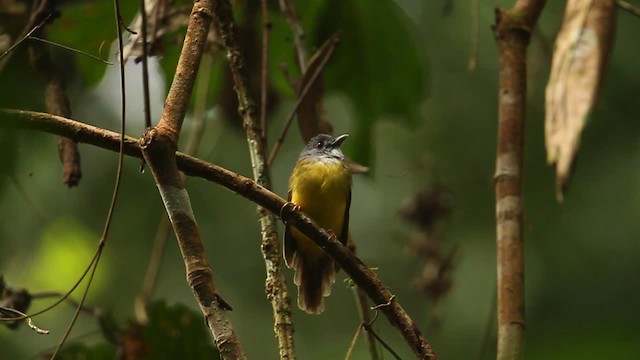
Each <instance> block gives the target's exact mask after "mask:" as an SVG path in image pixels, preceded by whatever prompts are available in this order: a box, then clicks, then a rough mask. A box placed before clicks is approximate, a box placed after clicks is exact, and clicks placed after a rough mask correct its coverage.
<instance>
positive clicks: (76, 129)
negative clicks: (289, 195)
mask: <svg viewBox="0 0 640 360" xmlns="http://www.w3.org/2000/svg"><path fill="white" fill-rule="evenodd" d="M1 115H4V116H1ZM3 127H12V128H26V129H34V130H38V131H45V132H49V133H52V134H57V135H63V136H67V137H70V138H72V139H74V140H76V141H78V142H84V143H87V144H91V145H95V146H98V147H101V148H104V149H108V150H112V151H116V150H117V149H118V136H119V135H118V134H117V133H114V132H112V131H109V130H105V129H101V128H97V127H95V126H91V125H87V124H83V123H80V122H77V121H73V120H69V119H65V118H62V117H59V116H54V115H50V114H46V113H39V112H33V111H25V110H9V109H0V128H3ZM124 153H125V154H127V155H130V156H135V157H138V158H141V157H142V153H141V151H140V146H139V144H138V139H135V138H132V137H130V136H127V137H125V139H124ZM175 158H176V161H177V165H178V168H179V169H180V170H182V171H183V172H184V173H185V174H187V175H190V176H197V177H200V178H203V179H206V180H209V181H212V182H215V183H216V184H219V185H222V186H224V187H225V188H227V189H229V190H231V191H233V192H235V193H237V194H238V195H241V196H242V197H244V198H247V199H249V200H251V201H253V202H255V203H256V204H258V205H260V206H262V207H264V208H266V209H267V210H269V211H271V212H272V213H274V214H282V217H283V219H284V220H285V221H287V222H288V223H290V224H292V225H294V226H295V227H296V228H298V229H299V230H300V231H301V232H302V233H303V234H305V235H306V236H308V237H309V238H310V239H311V240H312V241H313V242H315V243H316V244H317V245H318V246H320V247H321V248H322V249H324V250H325V251H326V252H327V254H329V256H331V257H332V258H333V259H334V260H335V261H336V262H337V263H338V264H339V265H340V267H341V268H342V269H343V270H344V271H345V272H346V273H347V274H348V275H349V276H350V277H351V279H352V280H353V281H354V282H355V283H356V285H358V286H360V288H362V289H363V290H364V291H365V293H366V294H367V295H368V296H369V298H370V299H371V300H372V301H373V302H374V303H375V304H386V303H389V305H388V306H381V307H380V311H382V312H383V313H384V314H385V316H386V317H387V318H388V319H389V322H390V323H391V324H392V325H393V326H395V327H396V328H397V329H398V331H399V332H400V334H401V335H402V337H403V338H404V340H405V341H406V342H407V344H408V345H409V346H410V347H411V349H412V350H413V352H414V353H415V354H416V356H417V357H418V358H420V359H430V360H435V359H437V356H436V354H435V352H434V351H433V349H432V348H431V345H429V343H427V341H426V340H425V339H424V337H423V335H422V333H421V332H420V329H418V327H417V325H416V324H415V323H414V322H413V320H412V319H411V318H410V317H409V315H408V314H407V313H406V312H405V311H404V309H403V308H402V306H400V303H399V302H398V300H397V298H394V299H392V298H391V297H392V295H391V293H389V291H387V288H386V287H385V286H384V284H382V282H380V280H379V279H378V277H377V276H376V274H375V273H374V272H373V271H371V270H370V269H369V267H367V266H366V265H365V264H364V263H363V262H362V260H360V259H359V258H358V257H356V256H355V255H354V254H353V253H352V252H351V251H350V250H349V249H348V248H347V247H345V246H344V245H342V244H341V243H340V242H338V241H337V240H336V239H333V238H329V236H328V234H327V233H326V231H324V230H322V229H321V228H319V227H318V226H317V225H315V224H314V223H313V221H312V220H311V219H310V218H309V217H307V216H306V215H305V214H304V213H302V212H300V211H294V210H293V209H292V207H291V206H286V205H287V202H286V201H285V200H284V199H282V198H281V197H279V196H278V195H276V194H274V193H273V192H271V191H269V190H267V189H266V188H264V187H263V186H260V185H259V184H257V183H256V182H254V181H253V180H251V179H249V178H247V177H244V176H241V175H238V174H236V173H233V172H231V171H229V170H227V169H225V168H222V167H220V166H217V165H214V164H211V163H208V162H206V161H203V160H200V159H197V158H194V157H192V156H188V155H185V154H183V153H180V152H176V154H175Z"/></svg>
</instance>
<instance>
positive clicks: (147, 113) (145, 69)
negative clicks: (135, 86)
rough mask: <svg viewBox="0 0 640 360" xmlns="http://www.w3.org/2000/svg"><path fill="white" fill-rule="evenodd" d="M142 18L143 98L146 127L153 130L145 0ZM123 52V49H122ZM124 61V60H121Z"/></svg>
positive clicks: (141, 6)
mask: <svg viewBox="0 0 640 360" xmlns="http://www.w3.org/2000/svg"><path fill="white" fill-rule="evenodd" d="M140 14H141V16H142V98H143V101H144V125H145V126H146V128H147V129H150V128H151V105H150V100H149V58H148V56H149V55H148V54H147V52H148V49H147V8H146V4H145V0H140ZM120 51H121V52H122V48H120ZM121 61H122V60H121Z"/></svg>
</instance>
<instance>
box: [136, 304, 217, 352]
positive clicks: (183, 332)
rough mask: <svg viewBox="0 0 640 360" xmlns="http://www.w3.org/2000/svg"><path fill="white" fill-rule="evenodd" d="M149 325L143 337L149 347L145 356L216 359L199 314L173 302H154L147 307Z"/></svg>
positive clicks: (144, 329) (145, 328)
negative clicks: (170, 303) (172, 303)
mask: <svg viewBox="0 0 640 360" xmlns="http://www.w3.org/2000/svg"><path fill="white" fill-rule="evenodd" d="M148 312H149V324H148V325H147V326H145V327H144V328H143V330H142V339H143V340H144V342H145V344H146V345H147V349H148V350H149V352H148V354H147V357H146V358H148V359H217V358H219V356H220V355H219V353H218V350H217V349H216V348H215V347H214V346H213V340H212V338H211V335H210V334H209V332H208V331H207V326H206V325H205V322H204V320H203V318H202V314H200V313H197V312H195V311H193V310H192V309H190V308H188V307H186V306H184V305H181V304H175V305H172V306H167V304H166V303H165V302H164V301H155V302H153V303H151V304H150V305H149V307H148Z"/></svg>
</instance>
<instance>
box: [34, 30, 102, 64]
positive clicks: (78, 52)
mask: <svg viewBox="0 0 640 360" xmlns="http://www.w3.org/2000/svg"><path fill="white" fill-rule="evenodd" d="M29 40H36V41H40V42H43V43H45V44H49V45H51V46H55V47H59V48H61V49H65V50H68V51H71V52H74V53H76V54H80V55H84V56H87V57H89V58H91V59H93V60H97V61H100V62H101V63H103V64H105V65H113V63H112V62H111V61H108V60H105V59H103V58H101V57H98V56H95V55H91V54H89V53H88V52H86V51H82V50H78V49H74V48H72V47H70V46H67V45H62V44H59V43H57V42H53V41H49V40H47V39H43V38H39V37H37V36H30V37H29Z"/></svg>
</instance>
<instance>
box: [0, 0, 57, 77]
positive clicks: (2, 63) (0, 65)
mask: <svg viewBox="0 0 640 360" xmlns="http://www.w3.org/2000/svg"><path fill="white" fill-rule="evenodd" d="M45 3H46V1H43V2H42V3H41V4H40V7H42V6H43V5H44V4H45ZM39 11H40V10H36V13H38V12H39ZM34 14H35V13H34ZM50 17H51V14H48V15H47V16H46V17H45V18H44V19H43V20H42V21H40V23H38V24H37V25H35V26H34V27H33V28H32V29H31V30H29V31H28V32H27V33H26V34H24V35H23V36H22V37H20V40H18V41H16V42H15V43H13V45H11V46H10V47H9V48H8V49H7V50H6V51H5V52H3V53H2V55H0V72H2V69H4V66H5V65H6V64H7V62H8V61H9V57H8V56H9V55H10V54H11V53H12V52H13V50H14V49H15V48H16V47H18V45H20V44H22V43H23V42H24V41H25V40H27V39H28V38H29V36H31V35H32V34H33V33H34V32H36V31H38V30H39V29H40V28H41V27H43V26H44V24H46V22H47V21H48V20H49V18H50ZM5 57H6V58H5Z"/></svg>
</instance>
